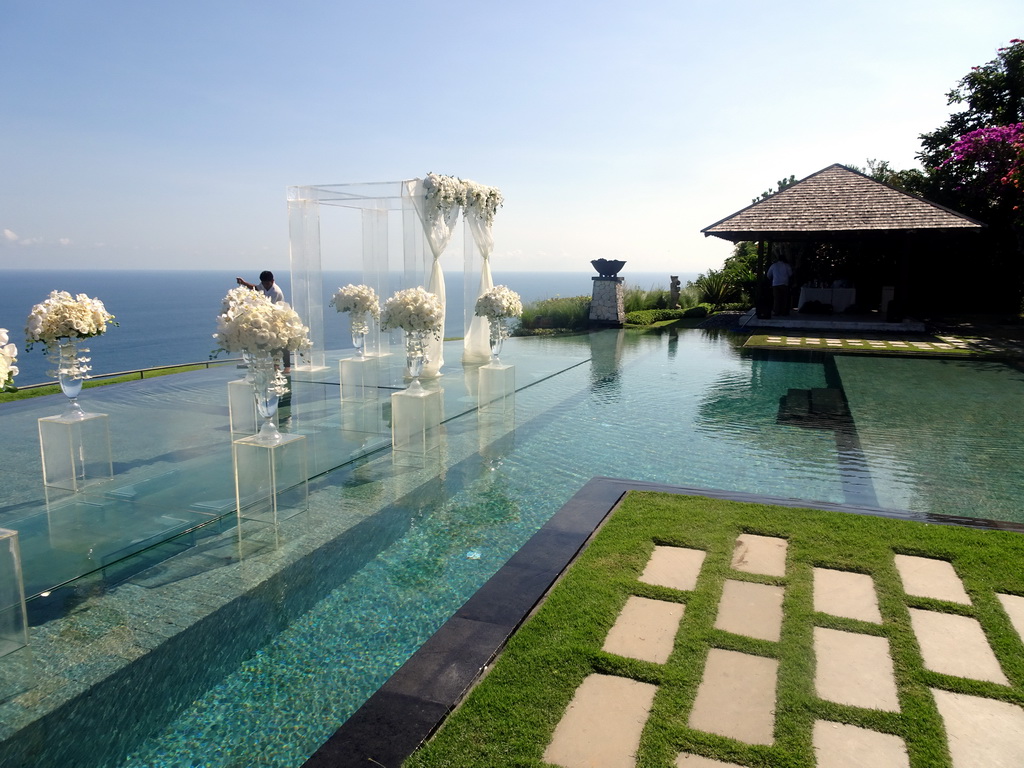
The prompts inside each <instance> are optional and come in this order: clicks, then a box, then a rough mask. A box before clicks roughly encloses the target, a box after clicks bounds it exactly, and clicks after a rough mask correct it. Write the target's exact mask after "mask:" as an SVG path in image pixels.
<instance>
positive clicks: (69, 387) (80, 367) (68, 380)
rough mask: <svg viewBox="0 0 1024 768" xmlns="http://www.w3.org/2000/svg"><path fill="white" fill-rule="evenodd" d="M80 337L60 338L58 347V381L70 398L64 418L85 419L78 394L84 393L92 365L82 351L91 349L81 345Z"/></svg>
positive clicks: (61, 388) (61, 389)
mask: <svg viewBox="0 0 1024 768" xmlns="http://www.w3.org/2000/svg"><path fill="white" fill-rule="evenodd" d="M78 344H79V340H78V339H59V340H58V342H57V349H58V351H59V357H58V362H57V382H58V383H59V384H60V391H61V392H63V393H64V395H65V397H67V398H68V404H67V408H66V409H65V410H64V413H63V414H61V418H64V419H74V420H78V419H84V418H85V412H84V411H83V410H82V406H81V405H79V404H78V396H79V395H80V394H81V393H82V384H83V383H84V382H85V380H86V378H88V376H87V372H88V371H89V368H90V366H89V365H87V363H88V362H89V358H88V357H84V356H83V354H82V353H84V352H88V351H89V350H88V349H86V348H85V347H79V346H78Z"/></svg>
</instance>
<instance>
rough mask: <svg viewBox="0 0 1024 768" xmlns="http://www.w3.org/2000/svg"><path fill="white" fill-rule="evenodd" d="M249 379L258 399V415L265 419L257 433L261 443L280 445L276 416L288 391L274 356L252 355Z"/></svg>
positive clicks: (250, 357) (254, 394)
mask: <svg viewBox="0 0 1024 768" xmlns="http://www.w3.org/2000/svg"><path fill="white" fill-rule="evenodd" d="M249 379H250V381H251V382H252V388H253V396H254V397H255V399H256V413H257V415H258V416H259V417H260V418H261V419H263V425H262V426H261V427H260V430H259V432H258V433H257V434H258V435H259V439H260V442H263V443H278V442H280V441H281V433H280V431H278V429H277V425H276V424H275V423H274V415H275V414H276V413H277V404H278V402H279V401H280V398H281V395H282V394H283V393H284V392H285V391H286V384H285V379H284V377H283V376H282V375H281V374H280V373H279V372H278V371H277V370H276V368H275V365H274V357H273V355H270V354H253V355H250V356H249Z"/></svg>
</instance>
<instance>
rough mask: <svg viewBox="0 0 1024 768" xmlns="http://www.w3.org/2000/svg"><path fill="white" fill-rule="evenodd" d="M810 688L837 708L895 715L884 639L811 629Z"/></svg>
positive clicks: (895, 700)
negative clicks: (845, 706)
mask: <svg viewBox="0 0 1024 768" xmlns="http://www.w3.org/2000/svg"><path fill="white" fill-rule="evenodd" d="M814 655H815V658H816V661H817V663H816V665H815V672H814V687H815V689H816V690H817V692H818V696H820V697H821V698H823V699H825V700H826V701H834V702H836V703H837V704H848V705H850V706H854V707H865V708H868V709H881V710H884V711H886V712H898V711H899V708H900V703H899V697H898V696H897V695H896V679H895V676H894V674H893V664H892V657H891V656H890V655H889V641H888V640H887V639H886V638H884V637H875V636H874V635H863V634H859V633H857V632H841V631H839V630H836V629H827V628H825V627H815V628H814Z"/></svg>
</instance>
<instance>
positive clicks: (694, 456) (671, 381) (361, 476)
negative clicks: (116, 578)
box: [54, 331, 1024, 768]
mask: <svg viewBox="0 0 1024 768" xmlns="http://www.w3.org/2000/svg"><path fill="white" fill-rule="evenodd" d="M515 341H516V340H513V342H515ZM741 341H742V338H741V337H737V336H734V335H729V334H716V333H706V332H700V331H687V332H680V333H679V334H671V335H670V334H665V335H660V336H659V335H642V334H632V333H616V332H606V333H602V334H594V335H591V336H589V337H586V336H582V337H573V338H568V339H563V340H558V341H554V340H552V341H547V342H544V343H545V344H550V345H552V348H558V349H563V350H572V351H578V352H583V353H585V354H586V355H587V356H589V358H590V360H589V362H587V363H585V364H583V365H580V366H577V367H572V368H569V369H568V370H566V371H564V372H562V373H559V374H558V375H556V376H554V377H552V378H549V379H545V380H544V381H542V382H540V383H538V384H536V385H534V386H531V387H529V388H527V389H525V390H522V391H520V392H519V393H518V395H517V401H516V411H515V420H514V422H511V421H508V420H507V417H506V419H505V420H502V419H500V418H497V419H495V417H491V421H485V422H481V421H479V420H478V416H477V414H475V413H470V414H466V415H465V416H460V417H458V418H455V419H453V420H452V421H450V422H448V424H447V426H446V436H445V439H446V442H447V445H448V452H447V455H448V456H449V457H450V459H451V460H450V461H449V462H448V463H447V464H446V466H445V468H444V469H443V471H441V472H440V473H439V474H437V475H436V476H434V477H431V478H429V479H426V480H425V481H422V482H421V479H422V477H421V476H418V477H420V479H417V481H416V483H415V484H414V485H412V486H410V487H409V488H408V489H407V490H406V491H405V492H404V493H403V494H402V495H401V496H400V497H399V498H398V500H397V501H389V502H388V503H386V504H384V505H383V506H379V505H378V502H377V499H378V498H385V497H387V498H392V497H391V496H388V495H387V494H385V493H383V492H382V491H381V490H380V489H381V488H382V487H383V485H384V484H386V483H389V482H394V481H396V480H398V481H400V480H402V477H401V476H398V477H396V470H395V469H394V467H393V466H392V465H391V463H390V457H389V456H388V455H386V454H378V455H373V456H369V457H366V458H365V459H363V460H361V461H359V462H357V464H356V465H353V466H348V467H345V468H342V469H340V470H336V471H335V472H332V473H330V474H329V475H327V476H325V477H323V478H321V479H319V480H318V481H317V482H316V484H314V487H313V488H312V489H311V490H312V495H311V510H310V512H309V513H308V516H309V518H310V520H318V519H320V518H321V517H324V516H329V515H330V514H333V510H335V509H337V510H338V514H352V515H354V516H358V519H359V521H360V522H361V524H363V525H364V527H363V528H361V529H360V533H359V536H357V537H353V538H352V541H353V542H354V543H352V544H351V545H349V543H348V541H349V539H346V538H345V537H344V536H343V537H339V543H338V545H337V546H335V547H332V548H321V549H319V550H317V551H316V552H314V553H313V554H311V555H309V556H307V557H305V558H303V559H302V560H300V561H299V562H298V563H296V564H295V566H294V567H293V568H292V569H291V570H290V571H289V573H288V576H287V578H282V579H281V584H280V585H279V588H277V591H275V593H274V596H273V597H272V598H268V599H266V605H264V606H263V607H261V609H260V610H261V611H270V612H273V613H275V614H276V615H278V617H279V620H278V621H277V623H276V629H275V630H274V631H273V632H269V633H268V634H267V636H266V637H265V638H263V639H262V641H260V642H258V643H255V642H253V640H252V637H251V632H250V631H249V630H248V629H247V626H246V625H244V624H243V623H242V619H241V618H239V624H238V625H237V626H224V625H223V624H218V625H215V626H214V627H213V628H211V631H215V632H217V633H219V636H220V640H219V642H220V643H222V644H223V645H224V646H225V648H224V649H223V650H224V651H225V653H227V652H228V649H229V647H230V646H231V645H232V642H233V641H234V640H235V639H236V638H237V640H238V642H239V643H240V642H241V640H242V638H243V637H244V638H245V640H246V642H247V643H248V644H249V646H248V647H249V648H250V650H248V651H246V652H245V653H242V654H241V655H242V656H243V657H244V658H241V659H240V661H239V662H238V663H233V664H231V665H227V664H218V663H216V660H215V659H213V660H211V659H201V660H198V661H195V660H192V659H190V658H189V657H188V655H187V653H186V654H184V655H183V656H182V657H181V659H180V660H178V661H176V662H175V663H176V664H180V665H181V666H182V667H186V668H188V667H191V666H193V664H205V665H206V666H207V667H208V668H210V669H216V670H218V671H217V673H216V674H215V675H214V674H212V673H211V677H212V678H214V679H210V680H209V681H208V682H209V684H208V685H204V686H203V687H204V690H203V691H200V692H199V693H198V695H195V696H191V695H189V696H188V697H185V698H187V700H181V701H177V700H178V699H181V698H182V697H181V696H177V695H176V694H175V693H174V690H175V686H176V685H178V684H179V681H178V680H177V679H176V677H175V675H173V674H169V675H167V676H165V677H163V678H161V679H155V680H153V682H152V686H153V691H151V692H150V693H151V694H152V695H151V696H150V697H149V698H152V699H158V698H159V699H162V700H164V701H168V700H174V701H177V703H175V704H174V705H173V706H166V707H165V711H163V712H162V713H161V715H160V716H159V717H156V716H154V717H152V718H149V719H148V720H147V721H146V725H145V727H142V726H140V727H139V729H138V730H139V732H137V733H135V734H133V737H132V739H131V740H130V743H127V742H126V746H124V747H123V751H122V752H121V753H120V754H118V755H97V756H96V760H95V761H94V763H92V764H93V765H96V766H100V765H105V766H111V767H113V766H124V767H127V766H132V767H138V768H141V767H142V766H147V767H149V766H152V767H153V768H157V767H158V766H159V767H161V768H162V767H165V766H166V767H168V768H169V767H170V766H216V767H217V768H230V767H233V766H242V765H261V766H263V765H265V766H282V767H283V766H297V765H300V764H301V763H302V762H303V760H304V759H305V758H306V757H307V756H308V755H310V754H311V753H312V752H313V751H314V750H315V749H316V748H317V747H318V746H319V745H320V744H321V743H323V742H324V741H325V740H326V739H327V738H328V737H329V736H330V735H331V733H333V731H334V730H335V729H336V728H337V727H338V725H339V724H340V723H341V722H343V721H344V720H345V719H346V718H347V717H348V716H349V715H351V713H352V712H354V711H355V710H356V709H358V707H359V706H360V705H361V704H362V702H363V701H365V699H366V698H367V697H369V696H370V695H371V694H372V693H373V692H374V691H375V690H376V689H377V688H378V687H379V686H380V685H381V684H382V683H383V682H384V680H386V679H387V677H388V676H390V674H391V673H392V672H393V671H394V670H395V669H397V668H398V667H399V666H400V665H401V664H402V663H403V662H404V661H405V659H407V658H408V656H409V655H410V654H411V653H413V652H414V651H415V650H416V649H417V648H418V647H419V646H420V645H421V644H422V643H423V642H424V641H425V640H426V639H427V638H428V637H429V636H430V635H431V634H432V633H433V632H434V631H435V630H436V629H437V627H439V626H440V625H441V624H442V623H443V622H444V621H445V620H446V619H447V618H448V617H449V616H451V614H452V613H453V612H454V611H455V610H457V609H458V607H459V606H461V605H462V604H463V603H464V602H465V601H466V600H467V599H468V598H469V597H470V596H471V595H472V594H473V593H474V592H475V591H476V589H478V588H479V586H480V585H481V584H482V583H483V582H484V581H486V579H487V578H489V577H490V576H491V575H493V573H494V572H495V571H496V570H497V569H498V568H499V567H500V566H501V565H502V564H503V563H504V562H505V561H506V560H507V559H508V558H509V557H510V556H511V555H512V554H513V553H514V552H515V551H516V550H517V549H518V548H519V547H520V546H522V544H523V543H524V542H525V541H526V540H527V539H528V538H529V537H530V536H531V535H532V534H533V533H534V532H535V531H536V530H537V529H538V528H540V526H541V525H543V524H544V522H545V521H546V520H547V519H548V518H549V517H550V516H551V515H552V514H553V513H554V512H555V511H557V509H558V508H559V507H560V506H561V505H562V504H564V503H565V502H566V501H567V500H568V499H569V498H570V497H571V496H572V495H573V494H574V493H575V492H576V491H577V490H578V489H579V488H580V487H581V486H582V485H583V484H584V483H585V482H586V481H587V480H589V479H590V478H591V477H593V476H595V475H605V476H614V477H623V478H630V479H634V480H646V481H652V482H659V483H667V484H675V485H688V486H697V487H703V488H716V489H723V490H731V491H741V492H749V493H758V494H765V495H772V496H780V497H788V498H795V499H805V500H808V501H825V502H834V503H851V504H862V505H869V506H879V507H883V508H889V509H901V510H911V511H915V512H920V513H935V512H941V513H946V514H956V515H964V516H973V517H981V518H989V519H1002V520H1015V521H1018V522H1022V521H1024V511H1022V510H1021V508H1020V504H1019V501H1018V500H1019V499H1020V498H1021V497H1022V492H1024V474H1022V473H1021V472H1020V470H1019V467H1018V466H1017V461H1016V459H1017V457H1019V455H1020V448H1021V435H1024V423H1022V422H1024V416H1022V415H1021V408H1020V402H1021V395H1022V394H1024V375H1022V374H1021V373H1020V372H1019V371H1016V370H1014V369H1012V368H1009V367H1007V366H1003V365H996V364H983V363H966V362H959V361H944V360H918V359H893V358H869V357H858V356H852V355H842V356H829V355H825V354H819V355H816V356H815V357H810V356H807V355H794V354H793V353H784V352H782V353H774V352H773V353H771V354H769V353H761V352H758V353H747V352H743V351H741V350H740V349H739V343H741ZM527 343H529V342H527V341H523V342H519V344H523V345H525V344H527ZM516 348H517V344H516V343H512V344H510V346H509V349H508V351H507V353H506V355H507V358H508V361H509V362H515V354H516V352H515V350H516ZM807 403H812V404H815V407H813V408H810V410H809V409H808V408H807V407H805V406H806V404H807ZM410 476H411V475H410ZM346 505H348V506H346ZM375 505H378V506H379V509H378V511H377V512H376V513H375V514H372V515H367V514H366V512H365V510H366V509H368V508H376V507H375ZM290 523H291V526H292V531H293V532H294V533H293V534H292V535H296V536H298V535H301V530H302V526H303V525H305V524H311V523H307V522H304V521H303V516H299V517H298V518H294V519H293V520H292V521H290ZM357 528H359V526H358V525H357V526H354V527H353V529H352V530H356V529H357ZM282 546H287V544H284V545H282ZM145 578H146V574H142V582H141V583H142V585H143V586H145V585H146V582H145ZM314 582H315V583H318V584H319V583H326V584H330V585H332V587H331V588H330V589H329V590H324V594H322V596H319V597H318V599H317V600H316V601H315V602H314V603H313V604H309V603H310V601H309V600H308V599H305V598H304V597H303V596H304V595H308V593H309V585H311V584H313V583H314ZM261 599H263V596H261ZM242 615H243V614H241V613H239V616H242ZM229 655H230V654H229ZM54 738H69V739H74V738H75V736H74V735H73V731H72V732H71V733H68V734H66V735H55V736H54ZM125 754H127V755H128V756H127V757H125V756H124V755H125ZM83 764H84V763H83Z"/></svg>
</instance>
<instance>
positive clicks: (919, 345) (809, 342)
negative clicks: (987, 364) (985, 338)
mask: <svg viewBox="0 0 1024 768" xmlns="http://www.w3.org/2000/svg"><path fill="white" fill-rule="evenodd" d="M938 338H939V339H940V341H903V340H900V339H895V340H893V339H886V340H881V339H821V338H808V337H803V336H767V337H765V340H764V343H765V344H771V345H778V346H783V347H817V348H821V347H822V346H825V347H827V348H829V349H861V350H869V349H884V350H896V351H912V350H920V351H922V352H936V351H943V350H944V351H949V350H953V349H970V347H971V345H970V344H968V343H967V342H966V341H963V340H962V339H957V338H953V337H942V336H940V337H938ZM755 346H758V345H755ZM978 346H981V347H982V348H984V345H978ZM993 349H995V348H994V347H993Z"/></svg>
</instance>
